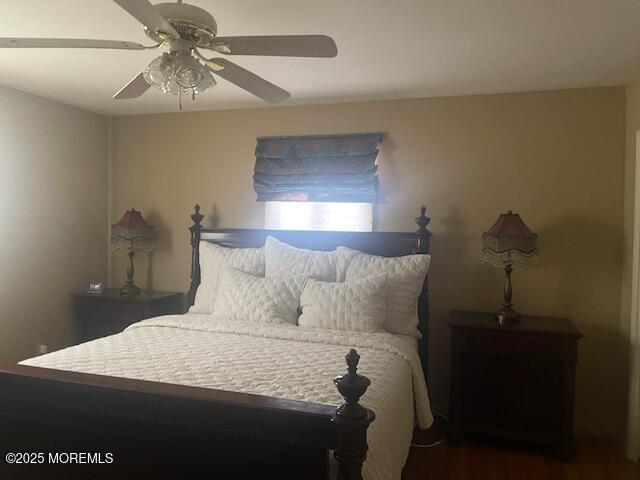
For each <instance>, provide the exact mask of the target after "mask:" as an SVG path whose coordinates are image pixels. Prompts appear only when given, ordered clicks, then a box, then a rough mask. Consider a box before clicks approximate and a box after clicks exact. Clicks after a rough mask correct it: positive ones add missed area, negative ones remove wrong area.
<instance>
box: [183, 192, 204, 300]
mask: <svg viewBox="0 0 640 480" xmlns="http://www.w3.org/2000/svg"><path fill="white" fill-rule="evenodd" d="M194 209H195V213H193V214H191V220H193V225H191V226H190V227H189V231H190V232H191V284H190V285H189V293H188V294H187V308H188V307H190V306H192V305H193V303H194V301H195V299H196V290H198V285H200V232H201V231H202V225H201V224H200V223H201V222H202V220H203V219H204V215H202V214H201V213H200V205H199V204H196V205H195V207H194Z"/></svg>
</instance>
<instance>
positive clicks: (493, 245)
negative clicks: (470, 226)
mask: <svg viewBox="0 0 640 480" xmlns="http://www.w3.org/2000/svg"><path fill="white" fill-rule="evenodd" d="M537 240H538V236H537V235H536V234H535V233H533V232H532V231H531V230H529V227H527V226H526V225H525V223H524V222H523V221H522V219H521V218H520V215H518V214H517V213H513V212H512V211H511V210H509V211H507V213H503V214H501V215H500V216H499V217H498V219H497V220H496V222H495V223H494V224H493V226H492V227H491V228H490V229H489V231H487V232H484V233H483V234H482V263H488V264H489V265H492V266H494V267H500V268H504V273H505V274H506V279H505V283H504V303H503V304H502V308H501V309H500V310H498V312H496V320H497V321H498V323H500V324H504V323H506V322H517V321H518V320H519V319H520V314H519V313H518V312H516V311H515V310H514V309H513V304H512V303H511V298H512V296H513V291H512V288H511V272H512V271H513V265H517V266H519V267H524V268H527V267H530V266H532V265H535V264H536V263H538V249H537V245H536V244H537Z"/></svg>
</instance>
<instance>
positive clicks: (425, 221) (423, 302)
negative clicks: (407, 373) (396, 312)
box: [415, 205, 431, 383]
mask: <svg viewBox="0 0 640 480" xmlns="http://www.w3.org/2000/svg"><path fill="white" fill-rule="evenodd" d="M426 213H427V207H425V206H424V205H423V206H421V207H420V215H419V216H417V217H416V219H415V220H416V223H417V224H418V230H416V241H417V243H416V249H415V252H416V253H418V254H425V255H426V254H429V251H430V248H431V232H430V231H429V230H427V225H429V222H430V221H431V219H430V218H429V217H427V215H426ZM427 279H428V275H427V277H425V279H424V285H423V286H422V294H421V295H420V298H419V299H418V318H419V319H420V325H419V327H420V333H422V338H421V339H420V345H419V347H420V360H421V362H422V371H423V373H424V378H425V380H427V368H428V363H427V352H428V351H429V321H428V319H429V295H428V293H427V292H428V285H427ZM427 383H428V382H427Z"/></svg>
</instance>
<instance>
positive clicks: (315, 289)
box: [298, 275, 386, 332]
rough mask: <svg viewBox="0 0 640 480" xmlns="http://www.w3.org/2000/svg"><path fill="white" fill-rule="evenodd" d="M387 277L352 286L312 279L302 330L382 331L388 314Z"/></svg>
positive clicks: (300, 322)
mask: <svg viewBox="0 0 640 480" xmlns="http://www.w3.org/2000/svg"><path fill="white" fill-rule="evenodd" d="M385 285H386V278H385V276H384V275H378V276H375V277H369V278H362V279H360V280H356V281H354V282H350V283H336V282H322V281H319V280H313V279H311V278H310V279H309V280H307V283H306V284H305V286H304V289H303V290H302V296H301V297H300V307H301V308H302V315H300V318H299V319H298V325H300V326H301V327H320V328H330V329H333V330H352V331H356V332H382V331H384V329H383V325H384V319H385V313H386V302H385Z"/></svg>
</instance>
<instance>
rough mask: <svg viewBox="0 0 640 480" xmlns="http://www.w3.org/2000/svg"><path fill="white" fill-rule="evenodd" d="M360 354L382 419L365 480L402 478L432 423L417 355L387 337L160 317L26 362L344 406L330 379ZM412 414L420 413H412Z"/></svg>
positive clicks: (375, 428)
mask: <svg viewBox="0 0 640 480" xmlns="http://www.w3.org/2000/svg"><path fill="white" fill-rule="evenodd" d="M349 347H355V348H357V350H358V353H359V354H360V356H361V359H360V366H359V369H358V371H359V372H360V373H362V374H363V375H366V376H368V377H369V378H370V379H371V386H370V387H369V389H368V390H367V393H366V394H365V395H364V397H362V399H361V402H362V404H363V405H365V406H367V407H369V408H371V409H372V410H373V411H374V412H375V413H376V420H375V422H373V424H372V425H371V426H370V427H369V430H368V444H369V453H368V457H367V461H366V463H365V465H364V470H363V473H364V476H365V478H367V479H371V480H374V479H380V480H389V479H399V478H400V475H401V472H402V468H403V466H404V463H405V461H406V458H407V455H408V452H409V446H410V441H411V434H412V430H413V425H414V411H415V418H417V421H418V424H419V425H420V427H421V428H426V427H428V426H429V425H431V423H432V421H433V417H432V415H431V411H430V409H429V401H428V394H427V387H426V384H425V381H424V376H423V373H422V368H421V366H420V360H419V357H418V354H417V353H416V351H415V350H414V349H413V348H412V346H410V345H409V344H408V343H407V342H404V341H403V340H401V339H399V338H397V337H395V336H394V335H391V334H388V333H361V332H344V331H337V330H324V329H314V328H303V327H298V326H294V325H289V324H276V325H272V324H259V323H247V322H229V321H221V320H216V319H215V317H213V316H209V315H198V314H187V315H175V316H165V317H157V318H153V319H150V320H146V321H143V322H140V323H137V324H134V325H132V326H131V327H129V328H128V329H126V330H125V331H124V332H122V333H120V334H118V335H113V336H110V337H105V338H101V339H98V340H94V341H92V342H87V343H84V344H80V345H77V346H74V347H69V348H66V349H64V350H60V351H57V352H53V353H50V354H47V355H43V356H40V357H36V358H32V359H29V360H25V361H24V362H22V363H23V364H24V365H32V366H37V367H46V368H55V369H60V370H70V371H75V372H86V373H94V374H98V375H111V376H116V377H126V378H135V379H142V380H151V381H157V382H166V383H175V384H182V385H192V386H198V387H205V388H215V389H222V390H232V391H237V392H247V393H255V394H261V395H270V396H275V397H282V398H288V399H295V400H305V401H310V402H316V403H323V404H329V405H339V404H340V403H342V399H341V397H340V395H339V394H338V392H337V390H336V388H335V386H334V384H333V378H334V377H335V376H336V375H337V374H339V373H344V372H345V371H346V365H345V361H344V355H345V354H346V353H347V351H348V349H349ZM414 407H415V409H414Z"/></svg>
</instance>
